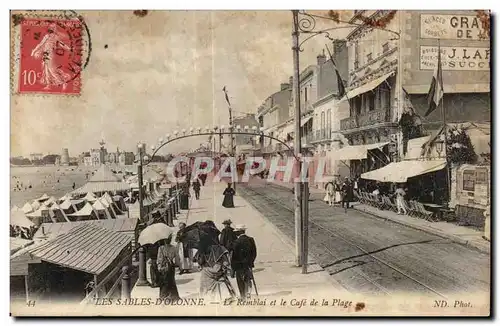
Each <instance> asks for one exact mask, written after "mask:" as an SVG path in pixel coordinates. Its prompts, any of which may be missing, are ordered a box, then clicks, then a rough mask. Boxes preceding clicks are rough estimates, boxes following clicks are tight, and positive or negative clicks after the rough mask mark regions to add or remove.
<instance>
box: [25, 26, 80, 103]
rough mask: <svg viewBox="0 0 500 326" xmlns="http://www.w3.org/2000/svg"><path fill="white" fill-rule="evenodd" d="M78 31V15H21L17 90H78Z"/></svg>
mask: <svg viewBox="0 0 500 326" xmlns="http://www.w3.org/2000/svg"><path fill="white" fill-rule="evenodd" d="M82 32H83V25H82V22H81V21H80V20H78V19H48V18H43V19H39V18H29V19H23V20H22V22H21V26H20V50H19V55H20V60H19V74H18V82H19V84H18V91H19V93H21V94H23V93H42V94H43V93H46V94H67V95H78V94H80V91H81V71H82V50H83V49H82V48H83V44H84V42H83V41H82Z"/></svg>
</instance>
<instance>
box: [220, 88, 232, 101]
mask: <svg viewBox="0 0 500 326" xmlns="http://www.w3.org/2000/svg"><path fill="white" fill-rule="evenodd" d="M222 91H223V92H224V95H225V97H226V102H227V105H229V106H231V103H230V102H229V97H228V96H227V91H226V86H224V88H223V89H222Z"/></svg>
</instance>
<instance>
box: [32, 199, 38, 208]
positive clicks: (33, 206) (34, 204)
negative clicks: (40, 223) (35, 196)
mask: <svg viewBox="0 0 500 326" xmlns="http://www.w3.org/2000/svg"><path fill="white" fill-rule="evenodd" d="M31 207H32V208H33V210H37V209H38V208H40V203H39V202H38V201H36V200H34V201H33V202H32V203H31Z"/></svg>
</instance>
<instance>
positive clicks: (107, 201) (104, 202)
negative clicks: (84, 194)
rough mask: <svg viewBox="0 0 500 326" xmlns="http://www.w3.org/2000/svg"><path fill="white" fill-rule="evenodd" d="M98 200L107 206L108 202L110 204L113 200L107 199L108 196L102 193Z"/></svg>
mask: <svg viewBox="0 0 500 326" xmlns="http://www.w3.org/2000/svg"><path fill="white" fill-rule="evenodd" d="M99 200H100V201H102V203H103V204H105V205H106V206H109V204H111V203H112V202H113V201H112V200H111V201H110V200H109V199H108V197H106V196H105V195H102V196H101V198H99Z"/></svg>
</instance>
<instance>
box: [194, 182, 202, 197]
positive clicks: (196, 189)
mask: <svg viewBox="0 0 500 326" xmlns="http://www.w3.org/2000/svg"><path fill="white" fill-rule="evenodd" d="M193 190H194V196H195V198H196V199H197V200H198V199H200V190H201V184H200V180H199V179H198V178H196V179H195V180H194V182H193Z"/></svg>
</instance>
